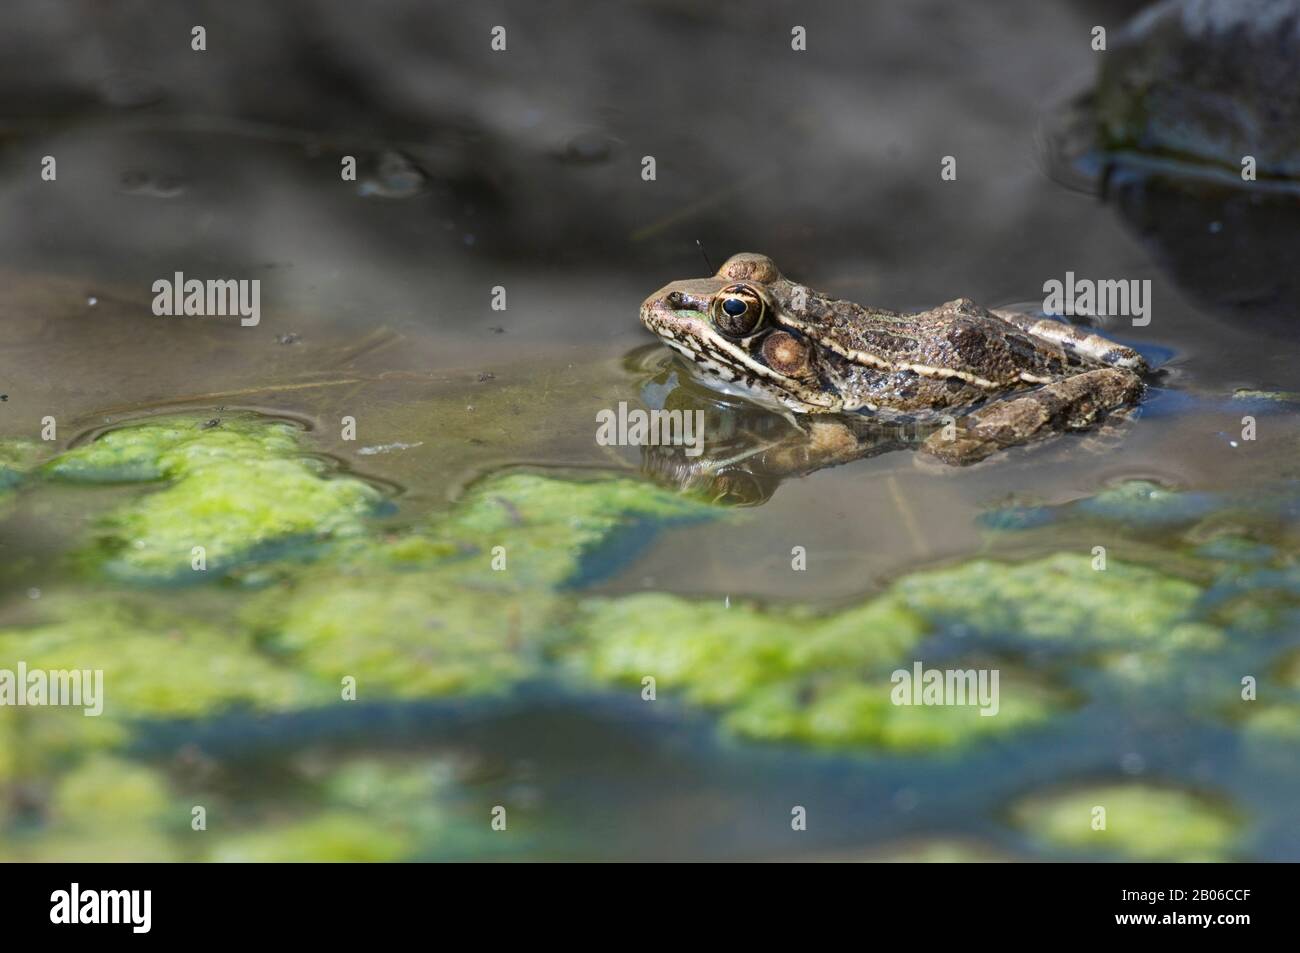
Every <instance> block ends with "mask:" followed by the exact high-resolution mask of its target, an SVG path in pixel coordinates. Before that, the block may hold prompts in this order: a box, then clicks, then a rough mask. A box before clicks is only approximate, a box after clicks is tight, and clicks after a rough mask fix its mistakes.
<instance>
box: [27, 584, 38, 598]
mask: <svg viewBox="0 0 1300 953" xmlns="http://www.w3.org/2000/svg"><path fill="white" fill-rule="evenodd" d="M40 597H41V590H39V589H37V588H36V587H35V586H32V587H31V588H30V589H28V590H27V598H28V599H39V598H40Z"/></svg>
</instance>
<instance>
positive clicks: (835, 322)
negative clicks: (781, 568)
mask: <svg viewBox="0 0 1300 953" xmlns="http://www.w3.org/2000/svg"><path fill="white" fill-rule="evenodd" d="M640 317H641V323H642V324H643V325H644V326H645V327H646V328H647V329H649V330H650V331H652V332H654V333H655V334H656V335H658V336H659V339H660V340H661V341H662V342H663V343H664V344H666V345H667V346H668V347H670V348H671V349H673V350H674V351H676V352H677V353H678V354H680V355H681V356H682V357H683V358H684V359H685V361H686V362H687V363H688V365H689V366H691V367H692V368H693V369H694V370H695V371H696V372H697V373H698V375H699V376H700V377H701V378H702V379H703V380H705V382H707V383H709V384H710V385H711V386H713V387H715V388H716V389H718V390H721V391H722V392H724V393H728V394H737V395H740V396H743V397H746V398H747V399H750V400H753V401H755V402H757V403H760V404H764V405H767V406H769V407H775V408H778V409H780V410H781V411H782V412H783V413H786V414H793V415H798V416H799V417H801V418H811V417H812V416H814V415H827V414H830V415H846V414H853V415H859V414H866V415H871V416H873V417H875V418H878V419H879V420H881V421H884V422H891V421H900V420H903V421H912V422H926V421H936V420H938V421H942V422H943V423H944V426H942V427H940V428H939V429H937V430H935V431H934V432H933V433H932V434H930V436H929V437H927V438H926V439H925V441H924V442H923V443H922V444H921V445H920V447H919V449H920V450H922V451H924V452H925V453H926V454H927V455H928V456H930V457H931V458H935V459H938V460H939V461H941V462H942V463H945V464H952V465H967V464H971V463H976V462H979V461H981V460H984V459H986V458H987V457H989V456H991V455H993V454H994V453H997V452H998V451H1000V450H1006V449H1010V448H1011V447H1014V446H1018V445H1021V444H1026V443H1030V442H1033V441H1037V440H1041V439H1045V438H1047V437H1051V436H1055V435H1057V434H1061V433H1064V432H1067V431H1070V430H1083V429H1087V428H1089V427H1091V426H1093V425H1094V424H1097V423H1098V422H1099V421H1102V420H1104V419H1105V418H1107V417H1108V415H1112V414H1113V415H1116V416H1117V417H1124V416H1128V415H1130V414H1131V412H1132V410H1133V409H1134V408H1136V406H1137V405H1138V404H1139V402H1140V400H1141V398H1142V396H1143V394H1144V393H1145V388H1146V384H1145V382H1144V377H1145V376H1146V375H1148V374H1149V373H1150V368H1149V367H1148V365H1147V363H1146V361H1145V360H1144V359H1143V357H1142V356H1141V355H1140V354H1139V353H1138V352H1137V351H1135V350H1134V349H1132V348H1130V347H1126V346H1124V345H1122V344H1118V343H1116V342H1114V341H1111V340H1110V339H1108V338H1106V337H1104V336H1102V335H1100V334H1097V333H1095V332H1093V331H1091V330H1089V329H1086V328H1082V327H1078V326H1075V325H1072V324H1066V323H1065V322H1062V321H1057V320H1054V319H1051V318H1048V317H1044V316H1041V315H1034V314H1026V313H1021V312H1017V311H1013V310H1009V309H997V310H989V309H987V308H983V307H981V306H979V305H977V304H976V303H975V302H974V301H972V300H971V299H969V298H958V299H956V300H953V301H949V302H946V303H944V304H941V305H939V306H937V307H935V308H932V309H930V310H928V311H921V312H915V313H903V312H898V311H891V310H886V309H883V308H876V307H864V306H862V305H859V304H856V303H854V302H851V301H844V300H838V299H835V298H832V297H831V296H829V295H827V294H824V293H822V292H819V291H816V290H814V289H812V288H808V287H806V286H803V285H799V284H796V283H795V282H793V281H791V280H790V279H788V278H786V277H785V276H784V275H783V274H782V273H781V271H780V269H778V268H777V266H776V263H775V262H774V261H773V260H772V259H771V258H769V257H768V256H766V255H762V254H757V253H753V252H742V253H740V254H736V255H733V256H731V257H730V258H728V259H727V260H726V261H725V262H723V264H722V266H721V267H720V268H719V269H718V270H717V272H716V274H714V275H713V276H711V277H707V278H694V279H687V280H681V281H674V282H671V283H669V284H667V285H665V286H664V287H662V288H660V289H659V290H658V291H656V292H655V293H654V294H652V295H650V296H649V297H648V298H647V299H646V300H645V302H644V303H643V304H642V305H641V309H640Z"/></svg>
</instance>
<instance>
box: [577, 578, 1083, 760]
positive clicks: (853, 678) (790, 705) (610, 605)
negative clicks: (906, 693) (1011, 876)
mask: <svg viewBox="0 0 1300 953" xmlns="http://www.w3.org/2000/svg"><path fill="white" fill-rule="evenodd" d="M576 625H577V628H578V629H579V631H580V632H581V633H582V635H583V638H582V640H580V641H579V642H578V643H576V644H574V645H570V646H568V647H566V648H565V649H564V650H563V653H562V654H563V655H564V657H565V659H566V661H567V663H568V665H569V666H570V668H572V669H573V670H575V671H577V672H578V673H580V674H581V675H582V676H584V677H586V678H589V679H592V680H594V681H597V682H601V683H605V684H622V685H625V686H627V687H628V688H629V689H631V688H633V687H636V688H637V689H638V690H639V688H640V687H641V686H642V685H643V684H644V682H643V680H644V679H645V678H647V677H651V678H653V679H654V680H655V691H656V697H657V698H674V699H680V700H682V701H685V702H688V703H691V704H696V705H701V706H705V707H709V708H713V709H718V710H719V711H720V712H721V716H722V723H723V725H724V726H725V727H726V728H727V729H728V730H730V731H731V732H733V733H734V734H735V735H737V736H740V737H744V738H749V739H751V740H756V741H769V742H785V743H794V744H803V745H809V746H813V747H826V748H840V749H855V748H857V749H861V748H868V749H869V748H877V749H886V750H904V751H917V750H932V751H933V750H943V749H951V748H955V747H957V746H959V745H961V744H963V743H965V742H968V741H974V740H977V739H979V738H981V737H986V736H992V735H995V734H999V733H1004V732H1011V731H1015V730H1017V729H1019V728H1022V727H1025V726H1028V725H1032V724H1036V723H1040V722H1043V721H1045V720H1046V719H1047V718H1048V717H1050V715H1052V714H1054V713H1055V712H1057V711H1059V710H1060V709H1061V708H1062V707H1063V705H1064V704H1065V703H1066V699H1065V697H1064V694H1063V693H1062V692H1060V691H1059V690H1057V689H1056V688H1054V687H1052V686H1049V685H1046V684H1044V683H1042V682H1040V681H1038V680H1036V679H1034V678H1033V677H1031V676H1028V675H1026V674H1024V673H1016V672H1012V671H1011V670H1006V669H1002V668H1001V667H1000V666H998V665H996V664H994V665H989V664H984V665H983V666H981V667H983V668H984V669H985V671H986V672H987V671H988V669H989V668H990V667H993V668H999V669H1000V671H999V686H998V698H997V702H996V704H995V706H992V707H989V711H990V713H989V714H981V712H980V706H979V705H977V704H976V703H975V700H974V699H971V700H970V702H969V703H963V704H959V705H943V704H940V705H909V704H896V702H895V699H894V690H895V688H896V685H897V682H896V681H895V680H894V678H893V672H894V671H896V670H898V668H899V666H903V667H904V669H910V667H911V664H912V663H911V659H913V658H915V657H916V651H917V646H918V643H919V642H920V641H921V639H922V637H923V636H924V634H925V631H926V625H925V622H924V620H923V619H922V618H921V617H919V616H918V615H917V614H915V613H914V612H912V611H910V610H909V609H908V608H907V607H906V606H905V605H903V604H902V603H901V602H900V601H899V600H898V599H896V598H893V597H889V596H886V597H881V598H878V599H873V600H870V601H868V602H866V603H863V604H861V605H859V606H856V607H853V608H849V609H845V610H841V611H839V612H833V613H821V614H819V613H815V612H812V611H810V610H805V609H788V610H774V609H769V610H763V609H760V608H758V607H755V606H752V605H748V604H745V603H735V604H732V605H730V606H725V605H723V604H718V603H701V602H698V601H692V600H686V599H680V598H677V597H674V596H667V595H661V594H645V595H640V596H633V597H628V598H624V599H616V600H589V601H588V602H586V603H585V604H584V606H583V607H582V610H581V612H580V615H579V619H578V621H577V623H576ZM947 667H951V668H956V669H968V668H974V667H975V666H968V665H965V664H962V663H960V662H953V663H951V664H950V665H949V666H947ZM1004 676H1006V677H1004ZM986 707H988V706H986Z"/></svg>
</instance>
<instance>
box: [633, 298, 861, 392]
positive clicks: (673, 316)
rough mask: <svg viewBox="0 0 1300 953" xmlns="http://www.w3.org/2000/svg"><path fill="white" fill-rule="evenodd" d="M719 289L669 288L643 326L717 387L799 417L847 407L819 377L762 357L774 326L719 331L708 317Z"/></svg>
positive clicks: (644, 314) (645, 308) (648, 308)
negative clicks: (733, 333)
mask: <svg viewBox="0 0 1300 953" xmlns="http://www.w3.org/2000/svg"><path fill="white" fill-rule="evenodd" d="M716 284H719V286H720V285H721V283H720V282H718V283H716ZM715 290H716V289H710V291H709V292H707V293H701V291H700V290H697V289H694V288H683V287H681V286H680V285H677V286H674V285H669V286H668V287H666V288H663V289H661V290H660V291H659V292H656V293H655V294H654V295H651V297H650V298H648V299H647V300H646V302H645V304H643V305H642V306H641V323H642V324H644V325H645V326H646V328H648V329H649V330H651V331H653V332H654V333H655V334H657V335H658V336H659V339H660V340H661V341H663V342H664V344H666V345H668V346H669V347H670V348H672V349H673V350H674V351H676V352H677V353H678V354H680V355H682V356H683V357H684V358H685V359H686V360H688V361H689V362H690V363H691V366H692V367H693V368H694V369H695V370H696V371H697V372H698V373H699V374H700V375H701V376H702V377H703V378H704V379H705V381H706V382H707V383H709V384H711V385H712V386H714V387H716V388H719V389H721V390H725V391H730V392H732V393H736V394H739V395H741V396H743V397H746V398H748V399H750V400H753V401H756V402H758V403H762V404H767V405H769V406H776V407H786V408H789V409H791V410H794V411H797V412H799V413H805V414H809V413H814V414H815V413H834V412H837V411H839V410H841V409H842V407H843V402H842V400H841V399H840V397H839V396H838V395H837V394H835V393H833V392H827V391H826V390H824V389H822V388H821V387H819V386H818V385H819V383H820V382H819V381H817V380H816V379H815V378H814V379H812V380H801V379H799V378H796V377H791V376H789V375H787V374H783V373H782V372H780V371H778V370H776V369H775V368H773V367H771V366H769V365H768V364H767V362H765V361H764V360H763V359H762V357H761V354H762V349H761V347H760V346H759V345H760V342H761V341H762V339H763V338H764V337H766V336H767V334H768V333H769V332H770V331H771V329H770V328H761V329H759V330H758V331H756V332H755V333H754V334H752V335H750V336H749V337H743V338H734V339H733V338H728V337H726V336H725V335H723V334H721V333H720V332H718V331H717V330H716V329H715V328H714V326H713V322H712V321H711V320H710V318H709V306H710V304H711V302H712V299H713V291H715Z"/></svg>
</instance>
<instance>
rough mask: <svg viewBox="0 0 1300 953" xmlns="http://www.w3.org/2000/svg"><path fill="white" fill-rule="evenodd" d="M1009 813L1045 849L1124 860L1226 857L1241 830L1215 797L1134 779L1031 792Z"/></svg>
mask: <svg viewBox="0 0 1300 953" xmlns="http://www.w3.org/2000/svg"><path fill="white" fill-rule="evenodd" d="M1011 814H1012V818H1013V821H1014V823H1015V824H1016V826H1017V827H1019V828H1020V829H1021V830H1022V831H1023V832H1024V833H1025V834H1026V835H1028V836H1029V837H1030V838H1031V839H1032V840H1034V841H1036V842H1038V843H1039V844H1040V845H1042V846H1043V847H1045V848H1056V849H1064V850H1069V851H1078V852H1080V853H1083V854H1094V855H1097V856H1099V857H1100V856H1112V857H1114V856H1118V857H1120V858H1122V859H1128V860H1143V861H1157V860H1164V861H1215V860H1225V859H1228V857H1229V856H1230V854H1231V853H1232V851H1233V850H1234V849H1236V848H1237V846H1238V845H1239V844H1240V841H1241V838H1242V834H1243V831H1242V824H1241V821H1240V819H1239V818H1238V817H1237V816H1236V814H1235V813H1234V812H1233V811H1232V810H1230V809H1229V808H1227V807H1226V806H1225V805H1223V804H1221V803H1219V802H1218V801H1216V800H1214V799H1211V798H1208V797H1205V796H1203V795H1200V794H1197V793H1194V792H1191V791H1186V790H1182V789H1180V788H1173V787H1160V786H1156V785H1151V784H1143V783H1137V782H1129V783H1125V782H1116V783H1111V784H1095V785H1088V786H1083V787H1078V788H1073V789H1070V790H1068V791H1054V792H1046V793H1039V794H1031V795H1029V796H1027V797H1025V798H1023V799H1021V800H1020V801H1018V802H1017V803H1016V804H1015V805H1014V806H1013V808H1012V812H1011Z"/></svg>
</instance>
